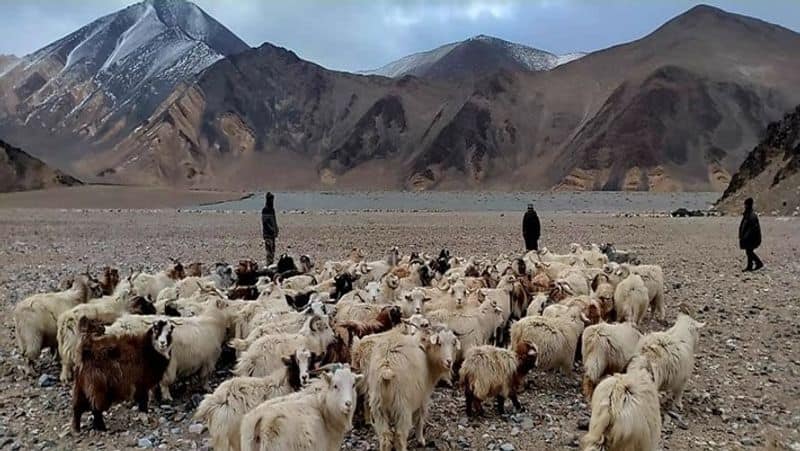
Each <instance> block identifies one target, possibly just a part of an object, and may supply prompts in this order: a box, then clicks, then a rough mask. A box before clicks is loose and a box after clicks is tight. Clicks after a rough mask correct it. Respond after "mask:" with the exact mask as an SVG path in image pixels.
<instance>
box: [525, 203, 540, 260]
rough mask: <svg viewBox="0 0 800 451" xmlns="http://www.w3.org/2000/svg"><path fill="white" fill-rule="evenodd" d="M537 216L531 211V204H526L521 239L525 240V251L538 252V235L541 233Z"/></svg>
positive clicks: (534, 211)
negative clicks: (526, 209)
mask: <svg viewBox="0 0 800 451" xmlns="http://www.w3.org/2000/svg"><path fill="white" fill-rule="evenodd" d="M540 229H541V225H540V224H539V215H537V214H536V210H534V209H533V204H528V211H526V212H525V216H524V217H523V218H522V237H523V238H525V249H526V250H528V251H538V250H539V234H540V232H541V230H540Z"/></svg>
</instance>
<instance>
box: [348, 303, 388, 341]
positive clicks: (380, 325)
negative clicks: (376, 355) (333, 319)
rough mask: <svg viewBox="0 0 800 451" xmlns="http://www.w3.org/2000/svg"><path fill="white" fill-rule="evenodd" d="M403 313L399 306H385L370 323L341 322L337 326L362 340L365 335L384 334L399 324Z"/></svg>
mask: <svg viewBox="0 0 800 451" xmlns="http://www.w3.org/2000/svg"><path fill="white" fill-rule="evenodd" d="M402 318H403V313H402V312H401V310H400V307H399V306H396V305H387V306H386V307H384V308H383V309H381V311H380V312H379V313H378V316H377V317H376V318H375V319H373V320H370V321H342V322H341V323H338V324H337V326H339V327H343V328H345V329H347V330H348V331H349V333H350V336H351V337H358V338H364V337H365V336H367V335H371V334H377V333H380V332H385V331H387V330H389V329H391V328H392V327H394V326H396V325H398V324H400V321H401V320H402Z"/></svg>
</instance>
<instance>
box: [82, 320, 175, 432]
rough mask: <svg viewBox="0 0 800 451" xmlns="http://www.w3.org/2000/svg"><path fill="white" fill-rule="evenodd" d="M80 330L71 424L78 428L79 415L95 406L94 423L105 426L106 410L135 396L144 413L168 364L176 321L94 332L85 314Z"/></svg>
mask: <svg viewBox="0 0 800 451" xmlns="http://www.w3.org/2000/svg"><path fill="white" fill-rule="evenodd" d="M79 329H80V330H82V331H84V334H83V336H82V338H81V345H80V349H79V355H80V364H79V365H78V370H77V372H76V375H75V385H74V386H73V389H72V429H74V430H75V431H76V432H77V431H80V427H81V415H82V414H83V412H86V411H87V410H91V412H92V427H93V428H94V429H96V430H98V431H105V430H106V425H105V422H104V421H103V412H104V411H106V410H108V409H109V408H110V407H111V405H112V404H114V403H116V402H121V401H126V400H129V399H131V398H133V399H135V400H136V402H137V404H138V406H139V411H140V412H146V411H147V403H148V392H149V391H150V390H151V389H152V388H153V387H155V386H156V385H158V383H159V381H160V380H161V378H162V377H163V375H164V372H165V371H166V369H167V365H169V358H170V350H171V346H172V330H173V326H172V324H170V323H169V322H167V321H163V320H159V321H156V322H155V323H153V325H152V326H151V327H150V328H149V329H148V330H147V332H146V333H145V334H144V335H126V336H121V337H116V336H105V335H104V336H96V335H93V332H91V326H90V324H89V322H88V320H86V319H85V318H84V319H81V322H80V323H79Z"/></svg>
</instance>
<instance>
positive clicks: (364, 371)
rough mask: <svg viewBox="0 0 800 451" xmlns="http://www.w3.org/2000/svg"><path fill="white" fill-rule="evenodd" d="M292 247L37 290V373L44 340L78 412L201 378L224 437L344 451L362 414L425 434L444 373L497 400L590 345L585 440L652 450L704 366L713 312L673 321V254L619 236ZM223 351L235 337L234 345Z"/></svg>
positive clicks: (83, 278)
mask: <svg viewBox="0 0 800 451" xmlns="http://www.w3.org/2000/svg"><path fill="white" fill-rule="evenodd" d="M299 263H300V264H299V266H298V265H296V264H295V261H294V259H293V258H291V257H289V256H287V255H284V256H282V257H281V258H280V259H279V261H278V263H277V264H275V265H271V266H269V267H266V268H263V269H259V266H258V265H257V264H256V263H255V262H254V261H252V260H242V261H240V262H239V263H238V265H237V266H235V267H234V266H232V265H228V264H224V263H217V264H215V265H214V266H213V267H212V268H209V271H208V274H204V273H205V271H204V268H203V265H202V264H199V263H193V264H191V265H187V266H185V267H184V266H183V265H182V264H181V263H180V262H178V261H176V260H173V261H172V263H171V264H170V265H169V266H168V267H167V268H166V269H164V270H163V271H160V272H158V273H155V274H147V273H144V272H133V271H131V273H130V275H128V276H127V277H126V278H124V279H121V278H120V275H119V272H118V271H117V270H116V269H113V268H105V269H104V271H103V274H102V276H100V278H99V280H98V279H95V278H94V277H92V276H91V275H90V274H89V272H88V271H87V272H86V273H84V274H81V275H78V276H76V277H74V278H73V279H71V280H69V281H65V283H64V286H62V287H61V288H62V290H61V291H57V292H52V293H44V294H36V295H33V296H31V297H28V298H27V299H24V300H23V301H21V302H19V303H18V304H17V305H16V306H15V308H14V312H13V317H14V326H15V335H16V339H17V344H18V347H19V352H20V354H21V356H22V358H23V359H24V365H23V368H24V370H25V371H26V372H27V373H32V372H34V364H35V362H36V360H37V359H38V358H39V354H40V352H41V351H42V349H44V348H49V349H50V351H51V352H52V353H53V355H54V356H55V357H56V358H58V359H60V363H61V368H62V371H61V375H60V378H61V381H62V382H64V383H68V382H70V381H72V396H73V418H72V427H73V429H74V430H76V431H79V430H80V427H81V417H82V415H83V413H85V412H91V414H92V423H91V424H92V427H93V428H94V429H97V430H105V423H104V421H103V412H104V411H106V410H108V409H109V408H110V407H111V405H112V404H114V403H119V402H124V401H130V400H133V401H135V402H136V404H137V405H138V409H139V410H140V411H143V412H145V411H147V406H148V400H149V397H150V393H151V392H153V393H154V394H155V395H156V396H160V397H161V399H162V400H164V401H165V402H168V401H169V400H171V393H170V386H171V385H172V384H174V383H175V382H176V381H178V380H185V379H188V378H190V377H196V382H197V383H198V387H197V388H198V389H200V388H202V390H204V391H205V392H207V393H209V394H207V395H206V396H205V398H204V400H203V401H202V403H201V404H200V405H199V407H198V409H197V411H196V413H195V418H196V419H198V420H201V421H203V422H204V423H205V424H206V425H207V426H208V430H209V433H210V435H211V440H212V444H213V447H214V449H217V450H279V449H280V450H314V449H330V450H338V449H339V448H340V447H341V445H342V443H343V440H344V437H345V434H346V433H347V432H348V431H349V430H350V429H351V428H352V424H353V421H354V419H355V420H356V421H357V422H358V424H359V425H370V426H371V427H372V428H373V429H374V431H375V433H376V435H377V438H378V442H379V445H380V449H381V450H392V449H396V450H406V449H407V441H408V437H409V434H410V433H411V431H412V429H415V434H416V435H415V438H416V441H417V442H418V444H419V445H421V446H424V445H425V443H426V441H425V436H424V429H425V423H426V417H427V414H428V411H429V409H430V404H431V402H432V400H431V395H432V393H433V391H434V389H435V387H437V385H440V384H445V385H448V384H449V385H453V386H456V384H460V385H459V386H460V387H461V388H463V390H464V394H465V398H466V413H467V415H468V416H470V417H475V416H481V415H483V414H484V411H483V407H482V403H483V402H484V401H487V400H489V401H491V400H494V401H495V407H496V409H497V411H498V412H499V413H502V412H504V408H505V407H504V404H505V400H506V399H508V400H510V401H511V403H512V404H513V406H514V408H516V409H518V410H521V409H523V406H522V405H521V403H520V401H519V400H518V399H517V394H518V392H519V390H521V389H522V387H524V379H525V377H526V375H527V373H528V372H529V371H531V370H533V369H536V370H537V371H546V370H553V369H556V370H560V371H561V372H562V373H564V374H565V375H567V376H571V375H572V374H573V366H574V365H575V364H577V363H582V366H583V381H582V391H583V395H584V396H585V397H586V398H587V400H589V401H590V404H591V420H590V424H589V430H588V432H587V433H586V434H585V436H584V437H583V439H582V441H581V447H582V449H585V450H600V449H605V450H655V449H658V447H659V441H660V435H661V421H662V417H661V414H662V412H661V401H660V399H659V392H666V393H667V394H668V395H670V396H669V397H668V398H669V399H668V400H667V401H665V403H666V405H667V407H666V408H665V413H668V414H670V415H673V416H674V417H675V418H676V419H679V418H680V416H679V414H677V413H676V412H675V410H674V409H682V405H681V394H682V392H683V389H684V386H685V385H686V382H687V380H688V379H689V377H690V375H691V373H692V370H693V366H694V352H695V349H694V348H695V344H696V342H697V339H698V329H700V328H701V327H703V323H699V322H697V321H695V320H694V319H692V318H691V317H690V316H688V315H686V314H679V315H678V317H677V320H676V322H675V324H674V325H673V326H672V327H671V328H670V329H668V330H666V331H663V332H652V333H648V334H643V333H642V332H641V331H640V326H641V325H642V324H643V322H644V321H645V317H646V316H647V314H648V311H649V318H648V320H657V321H659V322H660V323H662V324H663V323H664V321H665V315H666V311H665V300H664V275H663V271H662V269H661V267H659V266H656V265H642V264H638V263H639V261H638V259H636V258H635V257H634V256H632V255H631V254H628V253H625V252H618V251H616V250H614V249H613V247H611V246H603V247H600V246H596V245H590V246H588V247H583V246H581V245H578V244H573V245H572V248H571V250H570V252H568V253H567V254H555V253H553V252H551V251H549V250H547V249H542V250H540V251H531V252H528V253H527V254H525V255H524V256H522V257H520V258H508V257H506V256H500V257H499V258H497V259H488V258H478V257H470V258H467V259H462V258H458V257H452V256H451V255H450V253H449V252H448V251H446V250H443V251H442V252H441V253H439V254H438V255H434V256H429V255H426V254H418V253H411V254H409V255H401V254H400V252H399V250H398V249H397V248H396V247H394V248H391V249H390V250H389V251H388V253H387V255H386V257H385V258H384V259H381V260H376V261H367V260H366V259H365V257H364V255H363V254H362V253H361V252H360V251H359V250H357V249H353V250H352V251H350V253H349V255H348V256H347V258H346V259H344V260H341V261H327V262H325V263H324V264H318V265H316V266H315V264H314V263H313V262H312V260H311V258H309V257H308V256H305V255H303V256H301V257H300V258H299ZM225 350H227V352H223V351H225ZM234 353H235V355H236V360H235V366H234V367H233V369H232V373H233V377H231V378H230V379H228V380H226V381H225V382H223V383H222V384H221V385H219V386H218V387H217V388H216V389H215V390H212V388H211V387H210V385H209V376H210V375H211V374H212V373H213V372H214V371H215V368H216V367H217V365H218V364H219V363H220V360H225V356H228V360H232V358H233V354H234Z"/></svg>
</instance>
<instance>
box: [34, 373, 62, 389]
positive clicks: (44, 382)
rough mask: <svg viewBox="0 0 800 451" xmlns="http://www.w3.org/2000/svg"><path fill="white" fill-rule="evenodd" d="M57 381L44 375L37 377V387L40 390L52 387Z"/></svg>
mask: <svg viewBox="0 0 800 451" xmlns="http://www.w3.org/2000/svg"><path fill="white" fill-rule="evenodd" d="M57 381H58V379H56V378H55V377H53V376H51V375H49V374H46V373H45V374H42V375H41V376H39V386H40V387H42V388H46V387H52V386H54V385H56V382H57Z"/></svg>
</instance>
